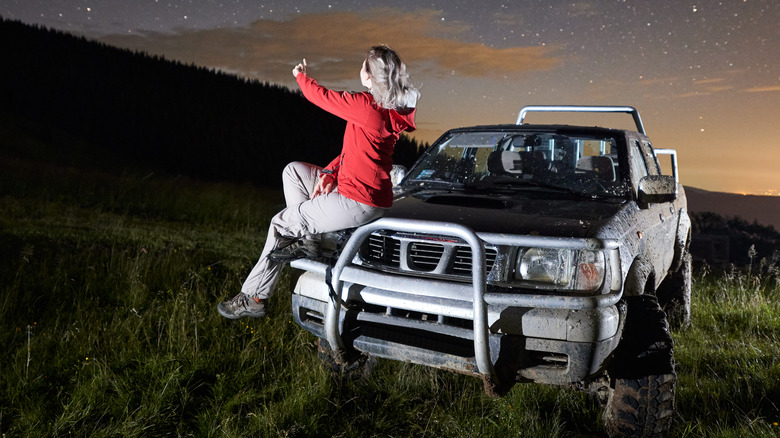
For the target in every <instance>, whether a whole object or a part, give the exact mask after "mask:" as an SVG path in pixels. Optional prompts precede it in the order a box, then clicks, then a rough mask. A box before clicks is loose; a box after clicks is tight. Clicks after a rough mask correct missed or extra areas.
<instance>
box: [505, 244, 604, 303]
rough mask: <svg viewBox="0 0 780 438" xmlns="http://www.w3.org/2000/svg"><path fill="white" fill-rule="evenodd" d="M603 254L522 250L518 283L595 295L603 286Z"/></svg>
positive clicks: (518, 269) (576, 251)
mask: <svg viewBox="0 0 780 438" xmlns="http://www.w3.org/2000/svg"><path fill="white" fill-rule="evenodd" d="M604 271H605V263H604V253H602V252H601V251H589V250H572V249H557V248H528V249H523V250H520V253H519V254H518V256H517V265H516V267H515V275H514V276H515V280H519V281H522V282H530V283H535V284H538V285H540V286H553V287H555V288H559V289H569V290H577V291H585V292H593V291H595V290H597V289H598V288H599V287H601V284H602V283H603V282H604Z"/></svg>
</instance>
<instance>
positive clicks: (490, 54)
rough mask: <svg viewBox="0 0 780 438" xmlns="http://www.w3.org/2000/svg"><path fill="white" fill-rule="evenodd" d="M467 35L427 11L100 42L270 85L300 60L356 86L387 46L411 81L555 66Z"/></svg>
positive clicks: (288, 78)
mask: <svg viewBox="0 0 780 438" xmlns="http://www.w3.org/2000/svg"><path fill="white" fill-rule="evenodd" d="M468 29H469V27H468V26H467V25H466V24H464V23H462V22H443V21H442V20H441V14H440V13H438V12H436V11H432V10H420V11H416V12H414V13H403V12H400V11H397V10H393V9H387V8H385V9H374V10H372V11H368V12H365V13H360V14H358V13H350V12H332V13H321V14H302V15H298V16H295V17H294V18H293V19H290V20H287V21H274V20H265V19H264V20H258V21H255V22H253V23H252V24H251V25H249V26H248V27H236V28H216V29H207V30H191V29H178V30H177V31H175V32H174V33H159V32H143V33H138V34H125V35H107V36H103V37H100V38H99V39H100V40H101V41H102V42H105V43H107V44H110V45H115V46H119V47H125V48H129V49H132V50H137V51H142V52H146V53H149V54H155V55H162V56H164V57H165V58H167V59H173V60H178V61H182V62H185V63H194V64H196V65H200V66H205V67H209V68H217V69H220V70H224V71H228V72H235V73H238V74H241V75H244V76H248V77H252V78H256V79H260V80H263V81H270V82H276V83H291V82H292V75H291V74H290V72H291V70H292V67H293V66H294V65H295V64H296V63H298V62H300V60H301V59H302V58H306V60H307V63H308V64H309V67H310V71H311V72H312V75H313V76H315V77H316V78H318V79H320V80H322V81H328V82H339V81H345V80H356V78H357V75H358V71H359V70H360V64H361V62H362V60H363V56H364V54H365V51H366V50H367V49H368V47H369V46H371V45H374V44H388V45H390V46H391V47H393V48H394V49H396V50H397V51H398V53H399V54H400V55H401V56H402V58H403V59H404V61H405V62H406V63H407V65H408V66H409V68H410V71H411V74H412V76H413V79H414V78H415V75H416V74H418V73H422V74H427V75H433V76H436V77H443V76H451V75H457V76H463V77H470V78H481V77H486V78H504V77H505V76H512V75H521V74H525V73H529V72H535V71H547V70H551V69H554V68H556V67H557V66H559V65H560V64H561V63H562V59H560V58H559V57H558V56H557V55H556V54H555V52H556V50H557V48H556V47H554V46H544V47H541V46H534V47H510V48H503V49H497V48H492V47H488V46H486V45H484V44H478V43H468V42H462V41H459V40H458V36H459V35H462V34H464V33H465V32H466V31H467V30H468Z"/></svg>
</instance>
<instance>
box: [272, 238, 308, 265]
mask: <svg viewBox="0 0 780 438" xmlns="http://www.w3.org/2000/svg"><path fill="white" fill-rule="evenodd" d="M319 256H320V248H319V245H317V242H315V241H313V240H308V239H299V240H296V241H294V242H292V243H291V244H289V245H287V246H283V247H281V248H277V249H275V250H273V251H271V253H270V254H268V258H269V259H270V260H271V261H273V262H277V263H284V262H291V261H293V260H298V259H302V258H304V257H305V258H307V259H316V258H318V257H319Z"/></svg>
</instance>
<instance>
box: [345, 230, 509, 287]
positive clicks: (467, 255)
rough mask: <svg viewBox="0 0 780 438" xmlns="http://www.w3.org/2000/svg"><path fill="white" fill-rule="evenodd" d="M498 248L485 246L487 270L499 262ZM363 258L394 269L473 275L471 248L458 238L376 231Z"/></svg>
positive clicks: (363, 252)
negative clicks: (497, 256) (497, 257)
mask: <svg viewBox="0 0 780 438" xmlns="http://www.w3.org/2000/svg"><path fill="white" fill-rule="evenodd" d="M496 254H497V251H496V249H495V248H489V247H487V248H485V264H486V268H487V272H490V270H491V269H492V268H493V264H494V263H495V261H496ZM360 255H361V258H362V259H363V260H364V261H365V262H367V263H369V264H370V265H372V266H376V267H379V268H388V269H391V270H401V271H412V272H419V273H434V274H441V275H456V276H464V277H471V275H472V257H471V248H469V246H468V245H466V244H465V243H464V242H462V241H459V240H457V239H451V238H442V239H437V238H435V237H430V236H416V235H402V234H381V233H374V234H372V235H371V236H369V238H368V239H367V241H366V242H365V243H364V244H363V247H362V248H361V253H360Z"/></svg>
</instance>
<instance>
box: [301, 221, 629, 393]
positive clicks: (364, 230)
mask: <svg viewBox="0 0 780 438" xmlns="http://www.w3.org/2000/svg"><path fill="white" fill-rule="evenodd" d="M379 230H393V231H400V232H409V233H421V234H434V235H438V236H448V237H457V238H460V239H462V240H463V241H464V242H465V243H466V244H467V245H468V246H469V247H470V248H471V253H472V267H473V270H472V281H471V285H469V284H468V283H450V282H448V283H447V285H446V290H443V289H442V287H441V284H438V282H435V281H431V282H425V283H422V284H421V282H420V281H413V280H410V279H406V278H404V277H399V276H398V275H393V274H387V273H383V272H378V271H375V270H372V269H366V268H364V267H361V266H358V265H354V263H353V260H354V259H355V256H356V255H357V253H358V251H359V250H360V247H361V246H362V244H363V242H364V241H365V240H366V239H367V238H368V237H369V236H370V235H371V234H372V233H374V232H376V231H379ZM485 243H490V244H493V245H514V246H527V247H530V246H533V247H547V248H567V249H590V250H606V249H615V248H617V247H618V243H617V242H616V241H613V240H606V239H596V238H561V237H542V236H524V235H506V234H497V233H476V232H474V231H473V230H471V229H470V228H468V227H465V226H463V225H459V224H454V223H448V222H432V221H421V220H410V219H398V218H381V219H378V220H376V221H374V222H371V223H369V224H366V225H363V226H361V227H359V228H357V229H356V230H355V232H354V233H353V234H352V236H351V237H350V239H349V240H348V241H347V244H346V245H345V246H344V249H343V250H342V251H341V253H340V255H339V258H338V260H337V262H336V264H335V266H334V267H333V268H332V269H331V274H332V275H331V277H330V287H331V288H332V289H331V290H332V293H335V294H336V296H335V297H334V296H331V299H330V305H329V306H328V307H327V312H326V314H325V321H324V325H325V334H326V337H327V340H328V343H329V344H330V345H331V347H332V348H333V349H334V350H336V351H344V348H345V345H344V342H343V339H342V337H341V334H340V333H339V313H340V311H341V307H342V305H346V304H348V303H347V301H348V300H349V289H348V288H346V287H344V283H345V282H348V283H351V284H360V285H364V286H367V287H372V288H376V289H377V290H386V291H388V292H389V293H391V294H392V293H393V292H401V293H407V294H413V295H420V296H436V297H438V298H442V299H447V298H455V297H460V298H463V297H467V296H469V295H471V297H472V306H473V307H472V312H471V313H472V314H471V316H472V318H473V327H474V357H475V362H476V365H477V367H478V371H479V373H480V374H482V375H486V376H491V377H492V378H494V379H495V378H496V373H495V371H494V368H493V364H492V361H491V353H490V343H489V340H488V338H489V335H490V333H489V327H488V312H487V306H488V305H504V306H516V307H541V308H549V309H594V308H599V307H606V306H612V305H615V304H616V303H617V302H618V300H619V299H620V295H621V290H613V291H610V292H609V293H605V294H600V295H590V296H554V295H542V294H504V293H487V292H486V284H487V282H486V275H487V272H486V263H485V247H484V245H485ZM291 266H292V267H294V268H297V269H303V270H306V271H312V272H318V273H320V274H323V275H326V274H327V271H328V269H329V266H328V265H327V264H325V263H322V262H319V261H315V260H308V259H300V260H296V261H293V262H292V263H291ZM608 275H610V274H608ZM612 275H614V273H613V274H612ZM326 278H328V277H327V276H326ZM608 282H609V278H605V283H607V284H609V283H608Z"/></svg>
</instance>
